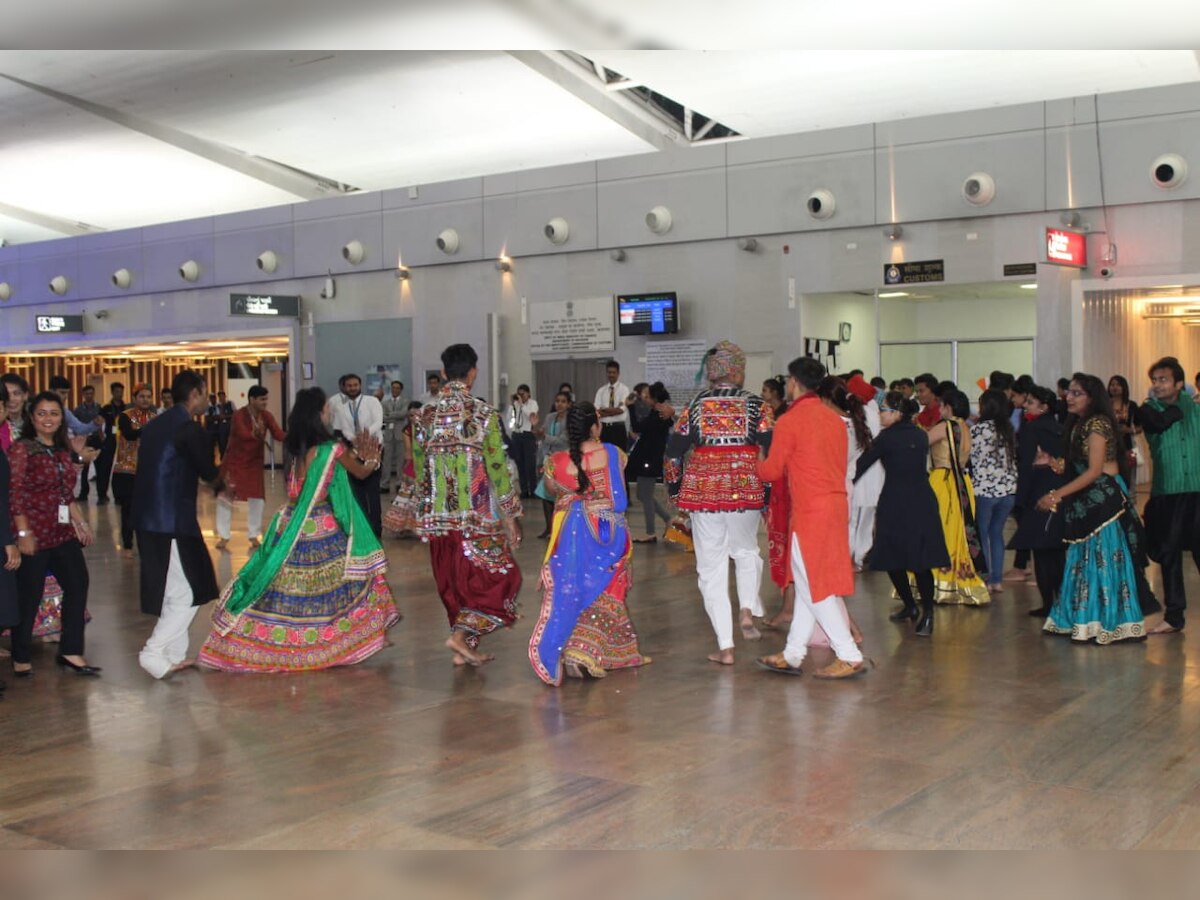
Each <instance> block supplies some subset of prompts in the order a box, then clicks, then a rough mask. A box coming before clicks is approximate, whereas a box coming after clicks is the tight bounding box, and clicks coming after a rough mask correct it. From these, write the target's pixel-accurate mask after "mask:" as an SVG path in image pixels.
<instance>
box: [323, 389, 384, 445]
mask: <svg viewBox="0 0 1200 900" xmlns="http://www.w3.org/2000/svg"><path fill="white" fill-rule="evenodd" d="M333 430H334V431H340V432H341V433H342V436H343V437H344V438H346V440H348V441H352V440H354V438H355V437H356V436H357V435H358V433H359V432H360V431H368V432H370V434H371V437H373V438H376V439H378V440H383V405H382V404H381V403H380V402H379V401H378V400H376V399H375V398H374V397H370V396H368V395H366V394H359V395H358V396H357V397H355V398H354V399H353V400H351V399H350V398H349V397H347V396H346V395H345V394H338V395H337V396H336V397H334V398H333Z"/></svg>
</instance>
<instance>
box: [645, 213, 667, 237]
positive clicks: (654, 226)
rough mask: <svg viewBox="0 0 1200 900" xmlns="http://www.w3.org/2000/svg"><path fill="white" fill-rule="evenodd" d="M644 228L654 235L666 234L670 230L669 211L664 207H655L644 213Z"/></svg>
mask: <svg viewBox="0 0 1200 900" xmlns="http://www.w3.org/2000/svg"><path fill="white" fill-rule="evenodd" d="M646 227H647V228H649V229H650V230H651V231H653V232H654V233H655V234H666V233H667V232H668V231H670V230H671V211H670V210H669V209H667V208H666V207H665V206H656V207H654V209H652V210H650V212H648V213H646Z"/></svg>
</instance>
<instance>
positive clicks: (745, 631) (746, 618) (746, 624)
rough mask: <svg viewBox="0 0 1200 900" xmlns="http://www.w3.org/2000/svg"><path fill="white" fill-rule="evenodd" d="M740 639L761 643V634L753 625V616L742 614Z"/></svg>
mask: <svg viewBox="0 0 1200 900" xmlns="http://www.w3.org/2000/svg"><path fill="white" fill-rule="evenodd" d="M740 624H741V626H742V637H744V638H745V639H746V640H748V641H761V640H762V632H761V631H759V630H758V628H757V627H756V626H755V624H754V616H753V614H751V615H746V614H745V613H743V614H742V617H741V623H740Z"/></svg>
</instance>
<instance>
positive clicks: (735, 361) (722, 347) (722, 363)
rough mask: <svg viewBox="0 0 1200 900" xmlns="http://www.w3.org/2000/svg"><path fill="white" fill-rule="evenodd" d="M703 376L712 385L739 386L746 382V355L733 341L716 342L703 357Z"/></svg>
mask: <svg viewBox="0 0 1200 900" xmlns="http://www.w3.org/2000/svg"><path fill="white" fill-rule="evenodd" d="M704 375H705V377H706V378H708V380H709V382H710V383H712V384H717V383H718V382H722V381H724V382H730V383H732V384H737V385H740V384H742V383H743V382H744V381H745V380H746V354H745V353H743V352H742V348H741V347H739V346H738V345H737V344H735V343H733V341H718V342H717V344H716V346H715V347H713V348H712V349H711V350H709V351H708V353H706V354H705V355H704Z"/></svg>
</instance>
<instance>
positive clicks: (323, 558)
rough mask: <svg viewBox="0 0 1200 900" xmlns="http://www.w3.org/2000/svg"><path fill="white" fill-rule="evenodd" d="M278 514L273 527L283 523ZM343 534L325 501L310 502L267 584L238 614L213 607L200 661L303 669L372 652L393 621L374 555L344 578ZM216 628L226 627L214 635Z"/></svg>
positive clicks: (237, 667) (243, 668) (241, 668)
mask: <svg viewBox="0 0 1200 900" xmlns="http://www.w3.org/2000/svg"><path fill="white" fill-rule="evenodd" d="M286 523H287V518H286V517H281V520H280V523H279V527H280V528H284V527H286ZM347 543H348V541H347V538H346V534H345V533H344V532H343V531H342V530H341V528H340V527H339V526H338V524H337V521H336V520H335V519H334V516H333V507H332V506H331V505H330V504H329V503H328V502H321V503H317V504H314V505H313V508H312V513H311V515H309V517H308V519H307V520H306V521H305V522H304V525H303V527H302V528H301V530H300V535H299V537H298V538H297V540H296V545H295V546H294V547H293V548H292V552H291V554H290V555H289V556H288V558H287V561H286V562H284V564H283V565H282V566H281V567H280V569H279V572H278V573H277V574H276V576H275V578H274V580H273V581H272V582H271V585H270V587H269V588H268V589H267V590H266V592H265V593H264V594H263V596H262V597H260V598H259V599H258V600H257V601H256V602H255V603H254V605H253V606H251V607H249V608H248V609H246V610H244V611H243V612H242V614H241V616H240V617H236V619H235V617H233V616H232V615H231V614H230V613H229V612H228V611H227V610H226V609H225V602H226V600H227V598H228V597H229V594H230V590H231V587H232V584H233V582H231V583H230V586H229V587H226V589H225V591H224V592H223V593H222V595H221V599H220V600H219V601H218V604H217V608H216V609H215V610H214V611H213V630H212V633H211V634H210V635H209V636H208V640H206V641H205V642H204V646H203V647H201V648H200V658H199V659H200V663H201V664H202V665H204V666H207V667H209V668H213V669H223V670H225V671H228V672H304V671H310V670H313V669H327V668H330V667H332V666H348V665H353V664H354V663H359V662H362V661H363V660H364V659H366V658H367V657H369V656H371V655H372V654H375V653H378V652H379V651H380V650H382V649H383V647H384V644H385V637H384V635H385V633H386V631H387V629H388V628H390V627H391V626H392V625H394V624H395V623H396V622H397V621H398V620H399V618H400V614H399V613H398V612H397V611H396V606H395V603H393V601H392V592H391V589H390V588H389V587H388V584H387V581H386V579H385V578H384V573H385V569H386V562H385V561H384V560H383V558H382V554H380V555H379V557H378V559H375V560H373V562H372V564H371V565H369V566H367V567H365V568H359V567H356V568H354V569H353V570H351V572H350V575H349V576H348V575H347V565H346V563H347V558H346V554H347V549H348V548H347ZM222 632H226V633H225V634H222Z"/></svg>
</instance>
